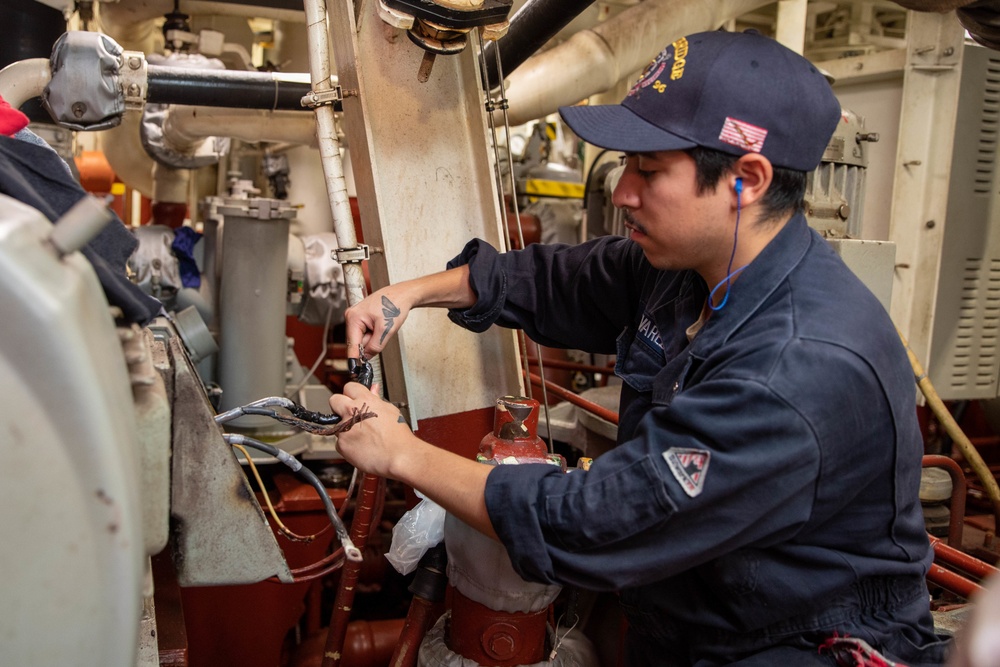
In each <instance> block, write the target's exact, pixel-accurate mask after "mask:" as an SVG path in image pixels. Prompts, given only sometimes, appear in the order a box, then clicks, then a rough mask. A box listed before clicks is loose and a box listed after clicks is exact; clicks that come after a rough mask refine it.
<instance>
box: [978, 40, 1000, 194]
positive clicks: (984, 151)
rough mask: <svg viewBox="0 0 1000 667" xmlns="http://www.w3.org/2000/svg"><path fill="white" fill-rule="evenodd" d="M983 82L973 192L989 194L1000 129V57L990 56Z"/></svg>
mask: <svg viewBox="0 0 1000 667" xmlns="http://www.w3.org/2000/svg"><path fill="white" fill-rule="evenodd" d="M984 78H985V81H984V84H983V108H982V116H981V117H980V124H979V147H978V149H977V151H976V173H975V184H974V186H973V190H972V191H973V192H975V193H976V194H990V192H991V189H992V187H993V170H994V168H995V166H996V153H997V133H998V131H1000V59H997V58H990V59H989V61H988V63H987V66H986V76H985V77H984Z"/></svg>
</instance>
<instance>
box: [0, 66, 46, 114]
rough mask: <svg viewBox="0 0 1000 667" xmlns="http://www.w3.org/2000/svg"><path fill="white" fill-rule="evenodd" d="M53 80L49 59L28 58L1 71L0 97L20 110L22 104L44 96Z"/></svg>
mask: <svg viewBox="0 0 1000 667" xmlns="http://www.w3.org/2000/svg"><path fill="white" fill-rule="evenodd" d="M51 80H52V68H51V66H50V65H49V59H48V58H28V59H27V60H20V61H18V62H16V63H11V64H9V65H7V66H6V67H4V68H3V69H0V97H2V98H3V99H4V100H6V102H7V104H9V105H11V106H12V107H14V108H15V109H19V108H20V107H21V105H22V104H24V103H25V102H27V101H28V100H30V99H34V98H36V97H38V96H40V95H41V94H42V91H44V90H45V86H47V85H49V81H51Z"/></svg>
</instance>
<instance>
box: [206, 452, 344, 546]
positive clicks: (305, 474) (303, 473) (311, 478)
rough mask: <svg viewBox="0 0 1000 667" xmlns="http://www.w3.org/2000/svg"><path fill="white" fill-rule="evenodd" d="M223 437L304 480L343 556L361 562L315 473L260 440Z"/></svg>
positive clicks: (287, 454)
mask: <svg viewBox="0 0 1000 667" xmlns="http://www.w3.org/2000/svg"><path fill="white" fill-rule="evenodd" d="M223 437H224V438H225V440H226V442H227V443H229V444H236V445H243V446H244V447H251V448H253V449H256V450H259V451H262V452H264V453H265V454H270V455H271V456H273V457H275V458H276V459H278V460H279V461H281V462H282V463H284V464H285V465H286V466H288V467H289V468H291V470H292V472H294V473H295V474H296V475H298V476H299V477H301V478H302V479H304V480H305V481H306V482H307V483H308V484H309V485H310V486H312V487H313V488H314V489H316V492H317V493H319V497H320V500H322V501H323V508H324V509H325V510H326V515H327V517H329V519H330V523H332V524H333V529H334V530H335V531H336V532H337V538H338V539H339V540H340V544H341V545H342V546H343V547H344V555H345V556H346V557H347V560H351V561H355V562H361V550H360V549H358V548H357V547H356V546H354V542H353V541H352V540H351V536H350V535H349V534H348V532H347V528H346V527H345V526H344V522H343V521H341V519H340V515H339V514H337V508H336V507H334V505H333V501H332V500H330V496H329V495H328V494H327V492H326V487H325V486H323V482H321V481H320V479H319V477H317V476H316V473H314V472H313V471H312V470H310V469H309V468H306V467H305V466H303V465H302V463H301V462H300V461H299V460H298V459H297V458H295V457H294V456H292V455H291V454H289V453H288V452H286V451H285V450H283V449H279V448H278V447H275V446H274V445H269V444H267V443H265V442H261V441H260V440H256V439H254V438H251V437H249V436H246V435H240V434H238V433H225V434H223Z"/></svg>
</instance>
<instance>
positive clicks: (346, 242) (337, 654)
mask: <svg viewBox="0 0 1000 667" xmlns="http://www.w3.org/2000/svg"><path fill="white" fill-rule="evenodd" d="M344 6H345V7H350V6H351V5H350V3H345V5H344ZM305 13H306V38H307V42H308V44H309V73H310V80H311V82H312V92H313V94H314V95H315V96H316V97H318V98H320V99H322V97H323V96H324V95H325V94H328V93H330V92H331V91H333V90H334V84H333V80H332V76H333V72H332V67H331V64H330V42H329V20H328V18H327V3H326V0H306V2H305ZM314 111H315V114H316V136H317V138H318V140H319V152H320V160H321V162H322V165H323V176H324V179H325V180H326V192H327V196H328V198H329V202H330V210H331V213H332V214H333V231H334V233H335V234H336V235H337V243H338V245H340V247H341V248H347V249H353V248H356V247H357V245H358V238H357V234H356V232H355V231H354V218H353V216H352V215H351V203H350V199H349V198H348V194H347V182H346V181H345V179H344V165H343V162H342V161H341V157H340V141H339V139H338V138H337V128H336V125H335V123H334V115H333V112H334V108H333V105H332V104H320V105H319V106H316V107H315V109H314ZM343 267H344V285H345V291H346V292H347V303H348V305H352V306H353V305H354V304H356V303H358V302H360V301H361V300H362V299H364V297H365V278H364V274H363V273H362V270H361V263H360V262H347V263H344V264H343ZM347 356H348V357H349V358H351V357H354V353H353V351H351V350H348V352H347ZM374 376H375V378H374V379H375V381H376V382H379V383H381V381H382V369H381V366H380V365H379V364H378V359H377V358H376V359H375V360H374ZM384 489H385V481H384V480H383V479H381V478H379V477H375V476H374V475H368V474H366V475H364V476H363V478H362V481H361V491H360V497H359V501H358V507H357V510H356V511H355V513H354V520H353V521H352V522H351V538H352V539H353V540H354V543H355V544H356V545H357V546H358V548H359V549H362V550H363V549H364V547H365V544H367V541H368V534H369V532H370V531H371V526H372V524H373V523H374V521H373V517H374V515H375V513H376V511H375V507H376V505H378V504H380V502H381V501H382V500H383V499H382V498H380V497H379V496H380V495H382V494H383V493H384ZM360 571H361V564H360V563H353V562H349V563H347V564H346V565H345V566H344V569H343V571H342V572H341V574H340V581H339V582H338V584H337V594H336V597H335V599H334V607H333V613H332V614H331V618H330V629H329V632H328V633H327V636H326V648H325V650H324V651H323V663H322V667H334V666H335V665H339V664H340V660H341V657H342V656H343V647H344V637H345V636H346V634H347V623H348V621H349V619H350V616H351V607H352V606H353V603H354V591H355V588H356V586H355V585H356V583H357V580H358V575H359V573H360Z"/></svg>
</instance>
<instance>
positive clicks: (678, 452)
mask: <svg viewBox="0 0 1000 667" xmlns="http://www.w3.org/2000/svg"><path fill="white" fill-rule="evenodd" d="M663 458H664V459H665V460H666V462H667V465H668V466H670V472H671V473H673V475H674V478H675V479H676V480H677V481H678V482H680V485H681V488H682V489H684V493H686V494H688V495H689V496H691V497H692V498H694V497H695V496H697V495H698V494H699V493H701V491H702V489H703V488H704V487H705V475H706V474H708V463H709V461H710V460H711V458H712V454H711V452H708V451H706V450H704V449H682V448H678V447H671V448H670V449H668V450H667V451H665V452H663Z"/></svg>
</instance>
